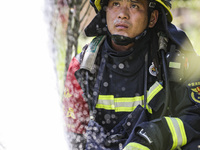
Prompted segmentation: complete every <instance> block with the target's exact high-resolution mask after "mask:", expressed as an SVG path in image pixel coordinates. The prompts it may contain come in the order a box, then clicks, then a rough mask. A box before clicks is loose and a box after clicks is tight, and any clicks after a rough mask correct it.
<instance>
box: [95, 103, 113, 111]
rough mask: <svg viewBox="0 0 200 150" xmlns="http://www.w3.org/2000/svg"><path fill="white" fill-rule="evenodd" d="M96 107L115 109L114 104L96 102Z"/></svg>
mask: <svg viewBox="0 0 200 150" xmlns="http://www.w3.org/2000/svg"><path fill="white" fill-rule="evenodd" d="M96 108H99V109H107V110H115V105H104V104H97V105H96Z"/></svg>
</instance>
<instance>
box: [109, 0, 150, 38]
mask: <svg viewBox="0 0 200 150" xmlns="http://www.w3.org/2000/svg"><path fill="white" fill-rule="evenodd" d="M106 21H107V26H108V30H109V31H110V33H111V34H118V35H123V36H127V37H130V38H133V37H136V36H137V35H139V34H140V33H142V32H143V31H144V29H145V28H146V27H147V23H148V7H147V0H109V2H108V7H107V9H106Z"/></svg>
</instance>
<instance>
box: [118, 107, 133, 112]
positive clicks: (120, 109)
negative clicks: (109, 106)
mask: <svg viewBox="0 0 200 150" xmlns="http://www.w3.org/2000/svg"><path fill="white" fill-rule="evenodd" d="M136 107H137V106H133V107H116V108H115V111H116V112H122V111H125V112H132V111H134V110H135V108H136Z"/></svg>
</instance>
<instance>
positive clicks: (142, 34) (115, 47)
mask: <svg viewBox="0 0 200 150" xmlns="http://www.w3.org/2000/svg"><path fill="white" fill-rule="evenodd" d="M90 3H91V5H92V6H93V7H94V9H95V11H96V13H97V14H96V16H95V17H94V19H93V20H92V21H91V23H90V24H89V25H88V26H87V27H86V29H85V34H86V35H87V36H95V38H94V39H93V40H92V41H91V43H89V44H87V45H86V46H85V47H84V48H83V50H82V52H81V53H80V54H78V55H77V56H75V57H74V58H73V59H72V61H71V63H70V66H69V69H68V73H67V77H66V81H65V91H64V94H63V104H64V110H65V118H66V127H67V132H68V136H69V141H70V143H71V148H72V149H80V150H81V149H87V150H89V149H90V150H122V149H123V150H134V149H140V150H171V149H172V150H174V149H185V150H195V149H198V145H200V126H199V122H200V67H199V66H198V63H199V57H198V56H197V54H196V53H195V51H194V49H193V47H192V44H191V43H190V41H189V39H188V37H187V36H186V34H185V33H184V32H183V31H182V30H180V29H178V28H177V27H176V26H174V25H173V24H172V23H171V22H172V20H173V16H172V14H171V12H170V8H171V3H170V0H90Z"/></svg>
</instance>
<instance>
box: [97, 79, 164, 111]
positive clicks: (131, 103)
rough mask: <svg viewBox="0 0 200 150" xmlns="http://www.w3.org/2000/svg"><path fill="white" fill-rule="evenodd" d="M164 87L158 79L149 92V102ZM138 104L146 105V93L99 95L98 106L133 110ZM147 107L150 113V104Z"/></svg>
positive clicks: (107, 108)
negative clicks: (133, 95) (119, 95)
mask: <svg viewBox="0 0 200 150" xmlns="http://www.w3.org/2000/svg"><path fill="white" fill-rule="evenodd" d="M162 89H163V87H162V86H161V85H160V84H159V83H158V82H157V81H156V82H155V83H154V84H153V85H152V86H151V87H150V89H149V91H148V92H147V103H149V102H150V101H151V100H152V99H153V97H154V96H155V95H156V94H158V92H160V91H161V90H162ZM138 105H141V106H143V107H144V95H142V96H136V97H118V98H115V97H114V95H99V98H98V103H97V105H96V108H99V109H106V110H114V111H115V112H131V111H133V110H135V108H136V107H137V106H138ZM146 108H147V110H148V111H149V113H152V109H151V107H150V106H149V105H148V104H147V106H146Z"/></svg>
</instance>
